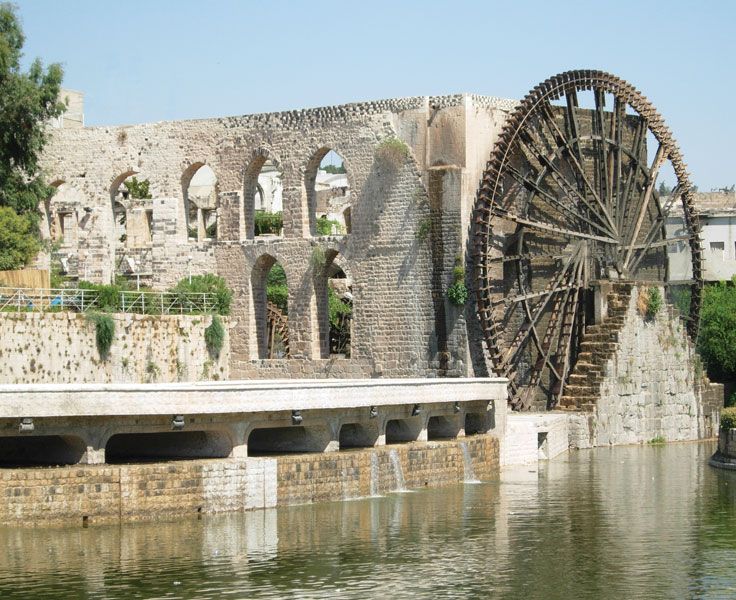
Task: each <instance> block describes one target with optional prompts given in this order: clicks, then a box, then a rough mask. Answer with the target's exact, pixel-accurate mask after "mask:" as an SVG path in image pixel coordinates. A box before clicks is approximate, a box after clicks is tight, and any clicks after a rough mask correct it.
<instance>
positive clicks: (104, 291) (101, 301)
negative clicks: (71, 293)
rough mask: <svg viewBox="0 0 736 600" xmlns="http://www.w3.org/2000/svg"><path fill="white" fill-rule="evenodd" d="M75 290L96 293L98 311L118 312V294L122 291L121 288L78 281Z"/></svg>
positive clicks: (119, 304) (119, 305)
mask: <svg viewBox="0 0 736 600" xmlns="http://www.w3.org/2000/svg"><path fill="white" fill-rule="evenodd" d="M77 288H78V289H80V290H90V291H93V292H97V299H98V303H97V307H98V308H99V310H102V311H104V312H116V311H118V310H120V307H121V303H120V292H121V291H122V288H121V287H120V286H119V285H114V284H113V285H105V284H102V283H91V282H89V281H84V280H80V281H79V282H78V283H77ZM85 297H86V296H85Z"/></svg>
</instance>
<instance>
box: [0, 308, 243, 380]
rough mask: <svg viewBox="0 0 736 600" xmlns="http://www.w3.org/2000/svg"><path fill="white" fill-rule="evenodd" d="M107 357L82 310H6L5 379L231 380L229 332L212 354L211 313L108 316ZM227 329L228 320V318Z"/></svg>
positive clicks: (2, 320)
mask: <svg viewBox="0 0 736 600" xmlns="http://www.w3.org/2000/svg"><path fill="white" fill-rule="evenodd" d="M110 316H111V317H112V318H113V321H114V322H115V337H114V339H113V343H112V346H111V348H110V353H109V356H108V358H107V359H105V360H102V359H101V358H100V355H99V352H98V350H97V346H96V342H95V325H94V323H92V322H91V321H89V320H87V318H86V317H85V316H84V315H82V314H79V313H73V312H64V313H0V383H111V382H117V383H125V382H131V383H134V382H151V383H153V382H176V381H199V380H206V379H227V378H228V376H229V361H228V356H229V336H228V335H227V333H226V337H225V343H224V345H223V349H222V351H221V352H220V356H219V357H217V358H215V357H212V356H210V353H209V352H208V351H207V347H206V344H205V341H204V330H205V328H206V327H207V326H208V325H209V324H210V322H211V317H210V316H205V315H203V316H148V315H132V314H113V315H110ZM222 321H223V325H224V327H225V330H226V332H227V329H228V319H227V318H224V317H223V319H222Z"/></svg>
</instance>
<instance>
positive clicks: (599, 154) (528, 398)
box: [473, 70, 703, 409]
mask: <svg viewBox="0 0 736 600" xmlns="http://www.w3.org/2000/svg"><path fill="white" fill-rule="evenodd" d="M583 95H587V96H589V97H590V98H589V99H590V102H589V103H588V104H589V108H586V107H585V106H584V105H583V104H581V103H580V101H579V100H580V98H581V96H583ZM663 172H668V173H669V176H670V177H671V178H672V180H673V181H674V182H675V185H674V187H673V190H672V192H671V193H670V194H669V195H668V196H666V197H664V196H662V197H660V194H659V192H658V190H657V181H658V178H659V176H660V175H661V174H662V173H663ZM692 195H693V191H692V186H691V185H690V181H689V176H688V174H687V171H686V167H685V163H684V162H683V160H682V155H681V153H680V150H679V148H678V147H677V144H676V143H675V141H674V139H673V137H672V134H671V133H670V131H669V129H668V128H667V127H666V125H665V124H664V121H663V119H662V117H661V116H660V115H659V114H658V113H657V111H656V110H655V108H654V107H653V106H652V104H651V103H650V102H649V101H648V100H647V99H646V98H645V97H644V96H643V95H642V94H641V93H640V92H639V91H638V90H637V89H636V88H634V87H633V86H632V85H630V84H629V83H627V82H625V81H623V80H622V79H620V78H618V77H615V76H613V75H610V74H608V73H604V72H601V71H587V70H585V71H569V72H566V73H562V74H560V75H556V76H554V77H551V78H549V79H547V80H546V81H544V82H543V83H541V84H539V85H538V86H537V87H535V88H534V89H533V90H531V91H530V92H529V94H528V95H527V96H526V97H525V98H524V99H523V100H522V101H521V103H520V104H519V105H518V106H517V108H516V109H515V110H514V112H513V113H512V114H511V115H510V116H509V118H508V120H507V123H506V125H505V126H504V128H503V130H502V132H501V134H500V136H499V139H498V141H497V143H496V145H495V147H494V150H493V152H492V154H491V158H490V160H489V162H488V164H487V167H486V169H485V171H484V174H483V178H482V181H481V186H480V188H479V190H478V195H477V199H476V204H475V210H474V215H473V227H474V230H473V248H474V252H473V254H474V257H473V258H474V264H475V272H474V279H475V288H476V296H477V302H478V313H479V319H480V324H481V328H482V330H483V333H484V337H485V343H486V348H487V350H488V352H489V354H490V358H491V360H492V362H493V365H494V369H495V371H496V373H497V374H499V375H502V376H506V377H508V378H509V402H510V404H511V406H512V407H513V408H515V409H528V408H531V407H533V406H535V405H539V404H540V403H543V404H544V405H546V407H547V408H552V407H554V406H555V405H556V403H557V400H558V399H559V398H560V397H561V395H562V392H563V390H564V386H565V383H566V379H567V377H568V376H569V374H570V372H571V370H572V367H573V366H574V363H575V358H576V355H577V352H578V344H579V342H580V338H581V337H582V334H583V333H584V330H585V326H586V317H585V313H586V310H585V301H586V296H587V294H588V293H589V290H590V288H591V285H592V283H593V282H595V281H607V280H611V281H614V280H616V281H622V280H624V281H627V282H632V283H640V284H648V285H653V284H668V283H670V282H671V278H670V264H669V259H668V256H667V248H668V246H671V245H673V244H674V245H677V244H679V245H681V246H680V247H681V248H685V249H686V254H687V261H686V262H687V265H688V269H689V272H688V273H687V277H686V278H685V279H684V280H683V281H682V282H681V283H684V284H686V285H687V286H688V287H689V292H690V306H689V311H687V314H685V315H683V318H684V320H685V322H686V326H687V330H688V333H689V334H690V335H691V336H692V337H693V338H695V336H696V335H697V331H698V324H699V313H700V298H701V290H702V285H703V280H702V266H701V261H702V250H701V242H700V235H699V231H700V226H699V222H698V216H697V213H696V211H695V208H694V206H693V198H692ZM678 222H680V225H677V223H678Z"/></svg>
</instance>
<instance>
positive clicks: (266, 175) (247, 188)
mask: <svg viewBox="0 0 736 600" xmlns="http://www.w3.org/2000/svg"><path fill="white" fill-rule="evenodd" d="M283 193H284V177H283V173H282V171H281V168H280V166H279V164H278V163H277V162H276V161H275V160H273V159H270V158H268V155H267V153H265V152H264V153H262V154H259V155H258V156H256V157H255V158H254V159H253V160H252V161H251V164H250V165H249V166H248V168H247V169H246V170H245V180H244V184H243V202H244V206H243V215H244V216H245V237H246V239H253V238H254V237H258V236H270V237H281V236H283V229H284V213H283V210H284V200H283Z"/></svg>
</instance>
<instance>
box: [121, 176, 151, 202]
mask: <svg viewBox="0 0 736 600" xmlns="http://www.w3.org/2000/svg"><path fill="white" fill-rule="evenodd" d="M125 187H126V188H128V192H129V193H130V197H131V198H136V199H139V200H148V199H150V198H151V192H150V189H149V188H150V187H151V182H150V181H148V179H143V180H142V181H138V179H137V178H135V177H131V178H130V179H128V180H127V181H126V182H125Z"/></svg>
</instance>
